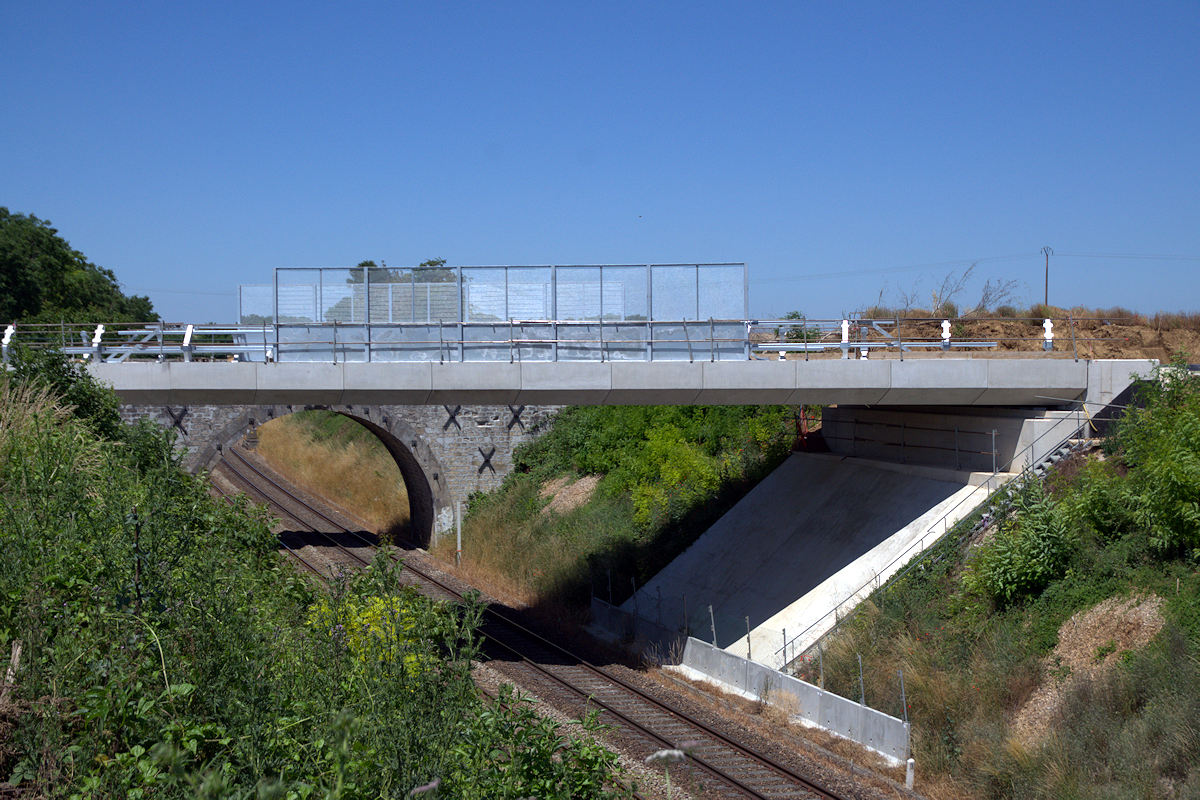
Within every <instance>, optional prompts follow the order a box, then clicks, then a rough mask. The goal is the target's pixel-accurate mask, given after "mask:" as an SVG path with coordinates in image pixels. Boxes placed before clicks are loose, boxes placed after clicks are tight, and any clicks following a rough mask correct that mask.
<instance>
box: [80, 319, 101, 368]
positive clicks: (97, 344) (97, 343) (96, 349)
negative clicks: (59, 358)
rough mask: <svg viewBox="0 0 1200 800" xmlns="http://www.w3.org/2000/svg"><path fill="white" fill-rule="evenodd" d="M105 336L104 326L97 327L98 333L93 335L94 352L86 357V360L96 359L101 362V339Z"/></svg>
mask: <svg viewBox="0 0 1200 800" xmlns="http://www.w3.org/2000/svg"><path fill="white" fill-rule="evenodd" d="M103 336H104V326H103V325H97V326H96V332H95V333H93V334H92V352H90V353H88V354H86V355H84V358H85V359H86V358H89V357H90V358H95V359H96V360H97V361H99V360H100V339H101V338H102V337H103Z"/></svg>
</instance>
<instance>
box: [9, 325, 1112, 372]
mask: <svg viewBox="0 0 1200 800" xmlns="http://www.w3.org/2000/svg"><path fill="white" fill-rule="evenodd" d="M996 321H997V320H987V319H970V320H965V321H961V322H958V323H955V324H951V322H950V320H940V321H939V320H934V319H919V320H914V319H892V320H879V319H805V318H801V319H783V320H751V319H715V318H713V319H703V320H696V319H663V320H655V319H650V320H639V319H619V320H608V319H590V320H579V319H515V318H514V319H509V320H487V321H467V322H463V321H449V322H442V321H435V322H420V321H418V322H342V321H336V320H335V321H330V322H269V321H267V322H259V323H243V324H232V325H218V324H208V325H199V324H186V323H167V322H147V323H105V324H100V325H97V324H95V323H86V324H83V323H58V324H25V323H20V324H16V323H14V324H10V325H8V326H7V327H6V328H5V332H4V336H3V339H2V342H3V344H2V347H3V355H4V359H5V361H7V359H8V355H9V351H10V348H11V347H13V346H18V345H25V346H29V347H54V348H57V349H60V350H62V351H63V352H65V353H67V354H69V355H71V356H74V357H77V358H81V359H85V360H86V359H95V360H103V361H109V362H111V361H129V360H132V361H145V360H157V361H163V360H183V361H192V360H198V359H209V360H217V359H226V360H239V361H308V362H326V363H329V362H332V363H339V362H347V361H412V362H430V361H436V362H439V363H447V362H456V361H457V362H463V361H508V362H524V361H601V362H604V361H689V362H695V361H736V360H751V359H761V358H772V357H773V356H774V354H776V353H777V354H778V357H780V358H783V357H786V356H787V354H788V353H795V354H797V356H798V354H799V353H801V352H802V353H803V356H804V359H805V360H809V359H810V358H812V357H814V356H818V357H819V356H821V355H822V354H828V355H833V356H840V357H841V358H843V359H846V358H851V357H852V354H853V353H858V354H859V355H860V357H863V358H866V357H867V356H868V355H869V354H870V353H871V352H878V351H880V350H884V351H888V350H890V351H893V352H895V353H897V354H898V355H899V358H900V359H901V360H903V359H904V355H905V353H906V352H909V353H910V352H912V351H914V350H917V349H921V348H926V349H929V348H932V349H941V350H943V351H950V350H952V349H957V348H964V349H976V350H980V349H982V350H987V349H996V348H999V347H1004V348H1005V349H1018V350H1022V349H1028V350H1031V351H1035V352H1039V353H1047V354H1050V353H1059V354H1062V353H1064V351H1065V350H1066V342H1065V340H1063V341H1062V342H1061V343H1060V341H1059V339H1056V338H1055V337H1056V334H1055V326H1056V325H1059V326H1060V327H1061V324H1062V323H1063V322H1064V320H1053V319H1047V320H1043V321H1042V323H1041V327H1042V329H1043V330H1042V332H1040V333H1039V334H1038V335H1036V336H1028V337H1012V336H1010V337H1002V338H993V339H990V340H985V339H983V338H980V337H972V336H970V327H969V326H971V325H974V324H976V323H986V322H996ZM1003 321H1005V322H1013V320H1012V319H1010V318H1003ZM1016 322H1027V323H1028V322H1032V321H1031V320H1016ZM1065 322H1066V324H1067V326H1068V327H1069V329H1070V332H1071V338H1070V351H1069V352H1070V353H1071V354H1072V355H1073V356H1074V357H1075V358H1076V359H1078V358H1079V352H1078V345H1079V344H1080V343H1081V342H1094V341H1113V337H1108V338H1106V337H1094V336H1089V337H1083V336H1081V335H1079V333H1080V332H1077V331H1076V327H1077V326H1079V325H1080V324H1081V323H1085V322H1100V320H1079V319H1074V318H1067V319H1066V320H1065ZM964 337H965V338H964ZM763 354H770V355H765V356H764V355H763Z"/></svg>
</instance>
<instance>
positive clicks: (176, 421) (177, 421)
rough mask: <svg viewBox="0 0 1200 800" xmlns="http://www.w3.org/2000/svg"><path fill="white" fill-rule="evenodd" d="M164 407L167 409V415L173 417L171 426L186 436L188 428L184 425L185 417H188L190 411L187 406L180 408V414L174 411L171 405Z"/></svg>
mask: <svg viewBox="0 0 1200 800" xmlns="http://www.w3.org/2000/svg"><path fill="white" fill-rule="evenodd" d="M163 408H164V409H165V410H166V412H167V416H168V417H170V418H171V427H173V428H175V429H176V430H178V431H179V432H180V433H182V434H183V435H184V436H187V430H186V429H185V428H184V427H183V418H184V417H186V416H187V413H188V408H187V406H183V407H182V408H180V409H179V413H178V414H176V413H175V412H174V411H172V410H171V407H170V406H163Z"/></svg>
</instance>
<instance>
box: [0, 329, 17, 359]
mask: <svg viewBox="0 0 1200 800" xmlns="http://www.w3.org/2000/svg"><path fill="white" fill-rule="evenodd" d="M16 332H17V324H16V323H15V322H13V323H10V324H9V326H8V327H7V328H5V329H4V339H3V340H0V348H2V352H3V359H4V363H5V364H7V363H8V346H9V345H10V344H12V338H13V334H14V333H16Z"/></svg>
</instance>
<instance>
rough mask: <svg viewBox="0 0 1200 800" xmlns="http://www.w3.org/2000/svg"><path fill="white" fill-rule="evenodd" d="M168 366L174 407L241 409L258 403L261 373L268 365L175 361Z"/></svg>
mask: <svg viewBox="0 0 1200 800" xmlns="http://www.w3.org/2000/svg"><path fill="white" fill-rule="evenodd" d="M168 366H169V369H168V370H167V375H168V379H169V381H170V398H171V402H172V403H178V404H180V405H191V404H204V403H212V404H214V405H239V404H242V403H253V402H254V397H255V394H256V393H257V392H258V370H259V368H260V367H262V366H266V365H265V364H248V363H238V364H230V363H228V362H222V361H201V362H195V361H194V362H191V363H187V362H183V361H175V362H171V363H170V364H169V365H168Z"/></svg>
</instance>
